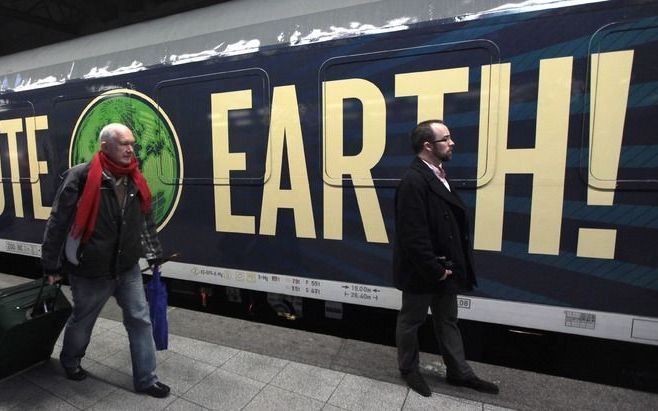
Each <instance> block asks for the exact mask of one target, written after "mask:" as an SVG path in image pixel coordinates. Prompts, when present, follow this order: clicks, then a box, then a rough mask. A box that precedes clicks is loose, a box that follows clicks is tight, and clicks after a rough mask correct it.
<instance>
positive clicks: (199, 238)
mask: <svg viewBox="0 0 658 411" xmlns="http://www.w3.org/2000/svg"><path fill="white" fill-rule="evenodd" d="M657 56H658V4H657V3H656V2H652V1H643V0H627V1H583V0H577V1H576V0H569V1H524V2H516V3H509V2H505V1H482V2H445V1H434V0H424V1H416V0H413V1H406V2H396V1H388V0H382V1H365V0H337V1H334V2H332V4H320V2H299V1H295V0H285V1H279V2H275V3H267V5H265V4H263V3H262V2H261V3H259V2H257V1H250V0H240V1H232V2H226V3H222V4H218V5H215V6H210V7H207V8H204V9H201V10H196V11H191V12H186V13H182V14H179V15H176V16H170V17H167V18H163V19H159V20H155V21H151V22H145V23H140V24H136V25H132V26H128V27H124V28H120V29H116V30H112V31H109V32H106V33H101V34H96V35H92V36H87V37H83V38H80V39H75V40H71V41H67V42H63V43H58V44H54V45H51V46H46V47H42V48H39V49H34V50H29V51H25V52H21V53H17V54H14V55H9V56H5V57H1V58H0V81H1V85H0V179H1V184H0V252H1V254H0V255H4V256H5V257H7V256H10V255H14V256H16V255H20V256H24V257H26V258H31V259H33V260H35V261H36V260H37V259H38V258H39V256H40V253H41V249H40V244H41V239H42V235H43V230H44V226H45V221H46V220H47V218H48V216H49V212H50V206H51V205H52V201H53V198H54V195H55V191H56V188H57V186H58V185H59V182H60V181H61V175H62V173H63V172H65V171H66V170H67V169H68V168H69V167H71V166H73V165H75V164H78V163H81V162H85V161H89V160H90V158H91V156H92V155H93V153H94V152H95V151H96V150H97V149H98V133H99V131H100V129H101V128H102V127H103V126H104V125H106V124H108V123H110V122H120V123H123V124H126V125H127V126H129V127H130V128H131V129H132V130H133V132H134V135H135V137H136V146H135V149H136V156H137V158H138V159H139V161H140V168H141V170H142V172H143V174H144V175H145V176H146V178H147V180H148V182H149V186H150V187H151V190H152V192H153V199H154V200H153V201H154V203H153V207H154V215H155V218H156V220H157V224H158V230H159V235H160V239H161V241H162V243H163V246H164V248H165V250H169V251H170V252H174V251H175V252H177V253H179V256H178V257H177V258H176V259H175V260H173V261H171V262H169V263H167V264H166V265H165V266H164V269H163V275H164V276H165V278H166V279H167V280H168V281H172V282H174V281H179V280H180V281H185V282H187V283H188V284H193V285H194V287H196V288H195V289H197V290H199V293H200V298H202V299H203V300H204V303H205V299H207V298H218V297H217V296H216V295H215V296H212V290H219V289H221V290H225V292H226V293H227V298H229V299H238V300H239V299H240V298H241V297H240V296H241V295H242V291H249V292H259V293H263V294H264V295H266V296H267V300H268V302H269V303H270V304H271V305H272V306H273V307H275V308H276V309H277V310H280V311H281V312H282V313H284V314H286V315H293V316H294V315H298V316H299V315H303V310H304V308H303V307H304V304H305V302H307V301H313V302H314V303H321V304H324V306H325V315H326V316H328V317H333V318H340V317H341V315H342V314H341V313H342V308H341V307H342V305H343V304H350V305H354V306H357V307H364V309H365V308H366V307H368V308H377V309H383V310H389V311H393V310H396V309H398V308H399V306H400V292H399V291H398V290H396V289H395V288H394V287H393V285H392V273H391V259H392V255H391V254H392V240H393V238H394V224H393V218H394V216H393V198H394V193H395V187H396V184H397V182H398V181H399V178H400V177H401V176H402V174H403V172H404V170H405V169H406V167H407V166H408V165H409V164H410V162H411V161H412V158H413V153H412V150H411V148H410V144H409V139H408V132H409V131H410V130H411V129H412V128H413V126H414V125H415V124H417V123H418V122H420V121H423V120H427V119H435V118H437V119H443V120H444V121H445V122H446V123H447V124H448V125H449V127H450V129H451V132H452V135H453V137H454V140H455V143H456V147H455V153H454V156H453V159H452V161H450V163H449V164H448V166H447V171H448V173H449V176H450V179H451V181H452V184H453V186H454V187H455V189H457V190H458V191H459V192H460V194H461V196H462V197H463V199H464V201H465V203H466V204H467V205H468V208H469V213H470V217H471V221H472V223H473V224H472V233H471V237H472V242H473V248H474V258H475V269H476V272H477V275H478V283H479V286H478V288H477V289H476V290H475V291H474V292H473V293H471V294H468V295H460V296H459V298H458V302H459V316H460V318H463V319H467V320H473V321H478V322H483V323H489V324H501V325H506V326H513V327H521V328H524V329H533V330H540V331H546V332H556V333H564V334H569V335H578V336H587V337H595V338H600V339H605V340H612V341H623V342H630V343H635V344H640V345H648V346H656V345H658V303H657V301H658V253H657V252H656V240H658V140H656V138H655V133H656V130H658V115H656V114H658V70H657V69H656V67H658V61H657V59H658V57H657ZM215 287H218V288H215ZM215 292H216V291H215Z"/></svg>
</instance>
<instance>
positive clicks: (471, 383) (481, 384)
mask: <svg viewBox="0 0 658 411" xmlns="http://www.w3.org/2000/svg"><path fill="white" fill-rule="evenodd" d="M446 381H448V384H451V385H456V386H458V387H468V388H472V389H474V390H475V391H480V392H486V393H487V394H498V386H497V385H496V384H494V383H492V382H489V381H485V380H481V379H479V378H478V377H476V376H473V377H469V378H466V379H464V380H459V379H456V378H446Z"/></svg>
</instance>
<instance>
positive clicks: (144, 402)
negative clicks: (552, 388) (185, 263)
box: [0, 318, 504, 411]
mask: <svg viewBox="0 0 658 411" xmlns="http://www.w3.org/2000/svg"><path fill="white" fill-rule="evenodd" d="M60 349H61V337H60V341H58V342H57V344H56V345H55V352H54V353H53V358H51V360H50V361H49V362H46V363H44V364H42V365H38V366H36V367H34V368H32V369H30V370H28V371H26V372H24V373H22V374H19V375H17V376H14V377H12V378H9V379H7V380H4V381H3V382H0V410H10V409H11V410H164V409H166V410H185V411H190V410H205V409H211V410H268V411H269V410H291V411H294V410H300V411H306V410H355V411H356V410H358V411H363V410H373V411H386V410H405V411H406V410H409V411H411V410H428V409H437V410H464V411H466V410H495V409H499V410H502V409H504V408H500V407H495V406H493V405H488V404H485V403H482V402H476V401H470V400H464V399H459V398H457V397H452V396H448V395H443V394H439V393H434V395H433V396H432V397H430V398H424V397H421V396H420V395H418V394H416V393H414V392H413V391H409V390H408V389H407V388H405V387H403V386H401V385H397V384H392V383H388V382H382V381H377V380H374V379H370V378H365V377H361V376H357V375H352V374H348V373H345V372H338V371H334V370H330V369H325V368H321V367H316V366H312V365H306V364H303V363H299V362H294V361H288V360H283V359H278V358H274V357H268V356H265V355H261V354H256V353H252V352H249V351H242V350H237V349H235V348H230V347H224V346H221V345H217V344H211V343H208V342H203V341H197V340H194V339H191V338H186V337H181V336H177V335H170V347H169V350H166V351H160V352H158V353H157V356H158V368H157V374H158V377H159V378H160V380H161V381H163V382H164V383H166V384H168V385H170V386H171V389H172V395H170V396H169V397H168V398H165V399H155V398H151V397H148V396H146V395H143V394H136V393H134V392H133V389H132V379H131V373H132V372H131V365H130V354H129V351H128V339H127V336H126V332H125V329H124V328H123V325H122V324H121V323H120V322H117V321H114V320H109V319H104V318H100V319H99V320H98V323H97V324H96V327H95V328H94V334H93V336H92V343H91V344H90V346H89V349H88V352H87V356H86V357H85V359H84V360H83V366H84V367H85V368H86V369H87V370H88V371H89V373H90V377H89V378H87V379H86V380H84V381H80V382H76V381H70V380H67V379H66V378H65V376H64V373H63V371H62V370H61V368H60V367H59V362H58V361H57V359H56V358H55V357H56V356H57V354H58V353H59V350H60Z"/></svg>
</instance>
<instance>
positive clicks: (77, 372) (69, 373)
mask: <svg viewBox="0 0 658 411" xmlns="http://www.w3.org/2000/svg"><path fill="white" fill-rule="evenodd" d="M64 372H65V373H66V378H68V379H69V380H73V381H82V380H84V379H85V378H87V371H85V370H84V369H83V368H82V367H80V366H79V365H78V366H77V367H75V368H68V367H64Z"/></svg>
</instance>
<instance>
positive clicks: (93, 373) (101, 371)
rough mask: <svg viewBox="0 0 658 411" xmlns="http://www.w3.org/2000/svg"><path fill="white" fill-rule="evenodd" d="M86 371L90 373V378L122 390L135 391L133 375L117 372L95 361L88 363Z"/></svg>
mask: <svg viewBox="0 0 658 411" xmlns="http://www.w3.org/2000/svg"><path fill="white" fill-rule="evenodd" d="M85 369H86V370H87V372H89V377H90V378H95V379H97V380H100V381H103V382H105V383H106V384H109V385H113V386H115V387H117V388H118V389H121V390H125V391H133V389H134V387H133V377H132V375H131V374H127V373H123V372H120V371H117V370H115V369H114V368H110V367H108V366H107V365H103V364H101V363H98V362H95V361H94V362H91V363H89V362H88V363H87V364H86V366H85Z"/></svg>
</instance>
